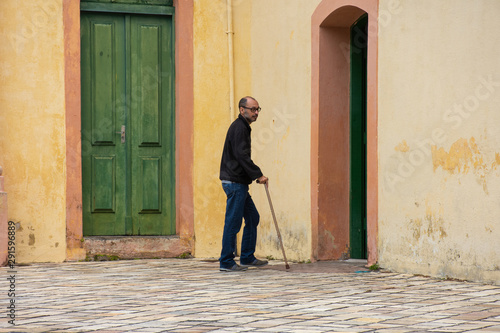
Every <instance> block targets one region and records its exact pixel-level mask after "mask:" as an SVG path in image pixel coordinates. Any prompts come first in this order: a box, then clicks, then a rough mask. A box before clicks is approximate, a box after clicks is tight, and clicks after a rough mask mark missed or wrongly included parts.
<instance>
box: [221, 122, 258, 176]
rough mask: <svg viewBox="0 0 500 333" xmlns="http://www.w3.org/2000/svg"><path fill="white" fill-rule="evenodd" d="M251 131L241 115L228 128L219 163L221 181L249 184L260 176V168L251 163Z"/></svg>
mask: <svg viewBox="0 0 500 333" xmlns="http://www.w3.org/2000/svg"><path fill="white" fill-rule="evenodd" d="M251 131H252V129H251V128H250V125H249V124H248V122H247V121H246V120H245V118H243V116H242V115H239V116H238V119H236V120H235V121H233V123H232V124H231V126H229V129H228V130H227V135H226V141H225V142H224V150H223V151H222V159H221V162H220V176H219V178H220V179H221V180H229V181H232V182H235V183H240V184H250V183H252V181H253V180H255V179H257V178H259V177H261V176H262V172H261V171H260V168H259V167H258V166H256V165H255V163H253V161H252V156H251V155H252V148H251V144H252V140H251V138H250V132H251Z"/></svg>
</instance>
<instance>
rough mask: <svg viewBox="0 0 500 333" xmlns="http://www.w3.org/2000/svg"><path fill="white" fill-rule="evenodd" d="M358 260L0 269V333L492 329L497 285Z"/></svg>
mask: <svg viewBox="0 0 500 333" xmlns="http://www.w3.org/2000/svg"><path fill="white" fill-rule="evenodd" d="M365 264H366V262H363V261H349V262H319V263H314V264H291V269H290V270H286V269H285V265H284V263H283V262H279V261H272V262H271V263H270V265H268V266H267V267H264V268H260V269H256V268H250V269H249V270H247V271H244V272H237V273H233V272H220V271H219V269H218V262H217V261H215V260H201V259H157V260H152V259H151V260H127V261H107V262H74V263H62V264H32V265H29V266H19V267H15V271H16V273H15V278H16V281H15V293H16V297H15V306H16V307H15V315H16V320H15V325H14V326H13V325H11V324H9V323H8V319H9V318H7V314H8V312H7V311H8V309H7V306H8V305H9V298H8V297H7V294H8V290H9V281H7V278H8V277H9V276H10V273H9V269H8V268H6V267H2V268H0V275H1V279H0V281H3V282H0V290H2V288H3V291H2V292H3V295H4V297H2V298H0V299H2V300H3V302H1V303H2V305H1V308H2V309H4V311H3V315H2V320H1V321H0V332H92V331H95V332H104V333H105V332H110V333H111V332H113V333H117V332H193V333H196V332H313V333H314V332H381V333H382V332H387V333H392V332H438V333H439V332H441V333H444V332H460V333H462V332H485V333H488V332H500V286H494V285H485V284H479V283H470V282H462V281H451V280H439V279H432V278H428V277H423V276H416V275H410V274H397V273H390V272H380V271H379V272H370V271H368V270H367V269H366V268H365Z"/></svg>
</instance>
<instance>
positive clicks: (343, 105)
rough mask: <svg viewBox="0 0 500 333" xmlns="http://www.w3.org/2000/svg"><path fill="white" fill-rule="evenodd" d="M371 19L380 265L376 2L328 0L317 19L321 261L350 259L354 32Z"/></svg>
mask: <svg viewBox="0 0 500 333" xmlns="http://www.w3.org/2000/svg"><path fill="white" fill-rule="evenodd" d="M364 15H366V16H367V17H368V22H367V28H366V29H367V31H368V39H367V50H368V52H367V56H366V63H367V65H366V133H367V134H366V135H367V140H366V142H367V145H366V155H365V156H366V204H363V205H365V208H366V220H367V232H366V235H367V237H366V239H367V240H366V248H367V252H368V263H369V264H373V263H375V262H377V191H378V184H377V178H378V175H377V172H378V169H377V89H376V88H377V35H378V27H377V20H376V18H377V17H378V2H377V0H350V1H349V0H323V1H322V2H321V3H320V4H319V5H318V7H317V8H316V10H315V12H314V13H313V16H312V22H311V23H312V27H311V28H312V29H311V30H312V31H311V32H312V71H311V84H312V86H311V89H312V90H311V92H312V101H311V107H312V108H311V203H312V206H311V215H312V216H311V218H312V232H313V237H312V253H313V258H314V259H317V260H327V259H340V258H344V257H349V256H350V252H351V251H350V246H351V240H350V234H351V232H350V224H351V223H350V219H351V212H350V206H351V203H352V202H351V200H350V194H351V189H352V188H351V179H350V176H351V173H352V172H353V171H352V169H351V161H350V157H351V150H352V145H351V143H350V139H351V135H352V133H351V127H350V121H351V116H350V108H351V102H350V96H351V86H350V84H351V78H352V77H351V57H350V51H351V27H352V26H353V24H354V23H355V22H357V21H358V20H359V19H360V18H361V17H363V16H364Z"/></svg>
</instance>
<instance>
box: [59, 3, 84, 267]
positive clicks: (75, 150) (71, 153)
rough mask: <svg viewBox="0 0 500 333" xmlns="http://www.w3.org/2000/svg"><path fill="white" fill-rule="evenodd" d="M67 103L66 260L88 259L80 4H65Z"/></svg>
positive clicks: (65, 79)
mask: <svg viewBox="0 0 500 333" xmlns="http://www.w3.org/2000/svg"><path fill="white" fill-rule="evenodd" d="M63 22H64V68H65V74H64V81H65V101H66V170H67V174H66V260H81V259H84V258H85V249H84V248H83V242H82V238H83V233H82V181H81V179H82V174H81V168H82V165H81V135H80V130H81V121H80V118H81V98H80V91H81V86H80V1H78V0H64V1H63Z"/></svg>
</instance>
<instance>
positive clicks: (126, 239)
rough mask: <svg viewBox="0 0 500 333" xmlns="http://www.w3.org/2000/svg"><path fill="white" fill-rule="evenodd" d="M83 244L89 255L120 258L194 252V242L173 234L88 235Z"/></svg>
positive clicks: (157, 256)
mask: <svg viewBox="0 0 500 333" xmlns="http://www.w3.org/2000/svg"><path fill="white" fill-rule="evenodd" d="M83 246H84V248H85V252H86V254H87V257H94V256H96V255H106V256H114V257H118V259H154V258H176V257H179V256H182V255H186V254H191V253H192V249H193V246H192V242H191V241H190V240H187V239H181V237H179V236H178V235H171V236H88V237H84V241H83Z"/></svg>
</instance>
